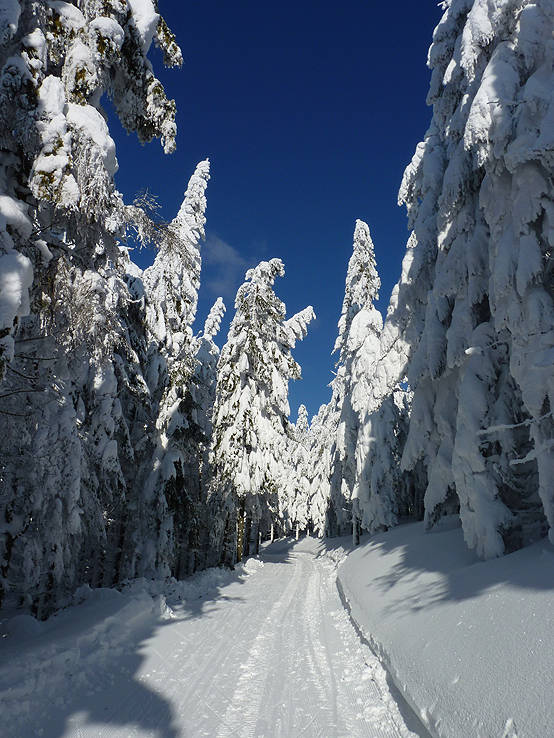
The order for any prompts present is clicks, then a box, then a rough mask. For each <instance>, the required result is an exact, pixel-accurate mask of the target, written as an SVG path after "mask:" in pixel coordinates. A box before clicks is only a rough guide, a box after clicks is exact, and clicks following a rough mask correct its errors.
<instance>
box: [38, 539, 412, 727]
mask: <svg viewBox="0 0 554 738" xmlns="http://www.w3.org/2000/svg"><path fill="white" fill-rule="evenodd" d="M321 551H322V544H321V542H319V541H317V540H315V539H310V538H306V539H303V540H301V541H300V542H298V543H295V544H292V543H291V542H290V541H289V542H288V543H286V544H285V543H283V542H277V543H275V544H273V545H272V546H269V547H267V548H266V549H265V550H264V552H263V554H262V556H261V560H262V561H263V567H260V568H259V570H258V571H257V572H256V573H255V574H254V575H253V576H248V577H246V578H245V579H243V580H240V581H235V582H232V583H231V584H229V585H227V586H225V587H223V588H222V589H221V592H220V596H219V597H218V598H217V599H212V600H199V601H198V605H197V606H195V605H194V604H192V605H191V603H190V602H187V603H186V605H185V606H184V607H183V609H182V611H179V609H177V610H175V611H174V613H173V618H172V619H170V620H165V621H161V622H157V623H156V626H155V627H154V628H150V629H149V631H148V633H147V635H146V637H144V636H143V637H141V639H139V640H138V641H135V643H136V645H137V646H138V648H137V649H136V650H137V651H138V652H139V653H140V655H141V657H142V658H141V663H140V665H139V666H137V665H136V661H135V662H134V665H133V667H132V668H128V669H125V668H120V669H119V670H116V671H112V672H111V674H110V677H109V680H108V683H104V684H99V685H98V687H97V690H96V691H95V693H94V694H92V695H90V694H89V699H88V700H87V703H86V704H87V708H88V711H87V712H85V711H82V712H79V711H75V710H72V709H71V705H67V706H66V710H65V720H60V719H59V716H58V718H57V719H55V720H53V721H49V720H48V719H47V720H46V723H45V724H43V727H44V731H43V733H42V735H43V736H44V738H54V736H56V738H58V737H60V736H63V738H92V737H93V736H94V738H101V737H104V738H108V737H109V738H131V736H133V737H135V738H139V737H140V738H146V737H147V736H148V737H149V738H154V736H156V737H158V738H185V737H186V738H201V737H205V738H232V737H233V736H238V737H240V738H412V737H414V736H421V737H422V738H423V736H425V735H426V734H425V733H424V732H423V730H422V729H421V728H420V727H419V724H418V722H417V720H416V719H415V717H414V716H413V715H411V714H410V712H409V709H408V708H407V707H406V706H405V705H402V704H399V702H398V701H397V699H396V698H395V697H394V696H393V695H392V694H391V691H390V690H389V687H388V684H387V678H386V674H385V672H384V671H383V669H382V667H381V665H380V663H379V662H378V660H377V659H376V658H375V656H374V655H373V654H372V652H371V651H370V650H369V648H368V647H367V646H366V645H364V644H362V643H361V642H360V640H359V638H358V636H357V635H356V633H355V630H354V628H353V626H352V623H351V622H350V620H349V617H348V615H347V613H346V612H345V610H344V608H343V606H342V604H341V601H340V598H339V595H338V592H337V588H336V584H335V564H334V562H333V561H332V560H331V559H330V558H328V557H326V556H321V555H320V553H321ZM131 627H132V626H131ZM139 643H140V645H138V644H139ZM121 661H122V662H123V663H124V662H125V655H123V656H122V659H121ZM107 672H108V670H107V669H106V673H107ZM131 672H134V673H131ZM99 681H101V680H99ZM52 709H55V708H52ZM45 717H47V716H45ZM62 724H63V726H64V727H63V728H62V729H61V730H60V726H61V725H62ZM54 725H57V726H58V729H54V728H53V726H54ZM408 726H409V727H408Z"/></svg>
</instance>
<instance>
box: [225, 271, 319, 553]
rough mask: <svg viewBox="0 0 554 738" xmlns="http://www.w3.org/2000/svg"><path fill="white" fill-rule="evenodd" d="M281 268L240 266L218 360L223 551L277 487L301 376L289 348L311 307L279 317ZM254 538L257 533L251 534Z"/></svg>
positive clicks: (238, 548)
mask: <svg viewBox="0 0 554 738" xmlns="http://www.w3.org/2000/svg"><path fill="white" fill-rule="evenodd" d="M283 275H284V267H283V263H282V261H281V260H280V259H271V260H270V261H262V262H261V263H260V264H259V265H258V266H257V267H255V268H254V269H249V270H248V272H247V273H246V281H245V283H244V284H243V285H242V286H241V287H240V288H239V290H238V292H237V297H236V300H235V316H234V318H233V321H232V323H231V327H230V329H229V336H228V339H227V343H226V344H225V346H224V347H223V349H222V352H221V356H220V359H219V365H218V378H217V389H216V400H215V408H214V415H213V422H214V433H213V439H212V447H211V464H212V468H213V479H212V498H213V499H217V500H219V501H220V504H221V505H222V506H223V509H224V518H225V519H224V520H223V522H222V527H220V529H219V530H218V531H216V532H215V533H216V535H219V536H223V549H224V550H223V559H224V560H225V561H226V563H229V564H232V563H234V561H235V559H236V558H237V557H238V559H239V560H240V558H241V557H242V555H243V551H244V550H245V549H247V547H248V540H249V538H250V535H249V533H250V531H249V528H250V526H251V525H252V524H253V525H254V528H256V527H257V525H258V523H259V522H260V520H262V516H263V514H264V512H266V511H267V509H268V508H269V507H273V508H275V507H276V506H277V505H276V504H275V502H276V500H278V499H279V496H280V495H281V494H282V488H281V484H280V475H281V470H280V466H281V459H280V444H281V442H282V438H283V435H284V434H290V432H291V430H290V423H289V420H288V416H289V412H290V411H289V404H288V382H289V380H290V379H300V367H299V365H298V364H297V363H296V361H295V360H294V359H293V357H292V355H291V349H293V348H294V346H295V344H296V341H297V340H301V339H302V338H303V337H304V336H305V335H306V332H307V326H308V324H309V323H310V321H311V320H312V319H313V317H314V313H313V310H312V308H311V307H309V308H306V309H305V310H303V311H302V312H300V313H298V314H297V315H295V316H293V318H290V319H289V320H286V319H285V305H284V303H283V302H281V300H279V298H278V297H277V296H276V295H275V293H274V291H273V284H274V281H275V278H276V277H277V276H283ZM254 537H255V538H257V535H255V536H254Z"/></svg>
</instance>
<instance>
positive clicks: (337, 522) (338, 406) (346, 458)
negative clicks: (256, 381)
mask: <svg viewBox="0 0 554 738" xmlns="http://www.w3.org/2000/svg"><path fill="white" fill-rule="evenodd" d="M380 285H381V282H380V279H379V275H378V274H377V269H376V262H375V253H374V247H373V242H372V240H371V235H370V232H369V227H368V226H367V224H366V223H364V222H363V221H361V220H357V221H356V226H355V229H354V245H353V251H352V256H351V257H350V261H349V263H348V271H347V274H346V286H345V294H344V300H343V304H342V312H341V317H340V320H339V326H338V327H339V333H338V336H337V340H336V342H335V346H334V351H335V352H338V354H339V358H338V361H337V364H336V369H337V372H336V376H335V379H334V380H333V381H332V383H331V387H332V388H333V394H332V398H331V403H330V405H331V409H330V412H331V414H332V415H334V416H336V431H335V434H334V442H333V445H332V447H331V451H330V454H331V458H330V469H329V482H330V500H329V504H330V511H329V523H328V528H329V532H330V534H331V535H335V534H337V533H338V534H339V535H340V534H341V533H346V532H347V528H348V527H349V526H350V524H351V523H352V492H353V489H354V483H355V477H356V440H357V436H358V432H359V427H360V415H359V414H358V412H357V411H356V410H355V409H354V407H353V404H352V395H353V392H354V384H353V381H354V377H356V380H359V379H360V376H361V375H362V374H363V371H364V370H366V371H367V367H366V366H365V364H367V361H368V357H367V355H366V352H367V351H368V350H369V347H373V345H374V343H375V341H378V335H379V333H378V332H379V331H380V329H381V327H382V320H381V315H380V313H379V312H378V311H377V310H376V308H375V307H373V301H374V300H376V299H378V297H379V287H380ZM362 364H363V370H361V365H362ZM354 525H357V521H356V523H354Z"/></svg>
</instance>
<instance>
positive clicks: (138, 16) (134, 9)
mask: <svg viewBox="0 0 554 738" xmlns="http://www.w3.org/2000/svg"><path fill="white" fill-rule="evenodd" d="M127 2H128V3H129V7H130V8H131V13H132V14H133V20H134V22H135V26H136V28H137V31H138V32H139V34H140V38H141V40H142V47H143V50H144V53H145V54H146V52H147V51H148V49H149V48H150V44H151V43H152V38H153V37H154V33H155V31H156V27H157V25H158V21H159V19H160V16H159V14H158V13H156V10H155V8H154V3H153V2H152V0H127Z"/></svg>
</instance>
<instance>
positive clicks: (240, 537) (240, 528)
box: [237, 497, 246, 562]
mask: <svg viewBox="0 0 554 738" xmlns="http://www.w3.org/2000/svg"><path fill="white" fill-rule="evenodd" d="M245 506H246V500H245V499H244V497H243V498H242V499H241V500H240V502H239V509H238V514H237V562H238V561H242V555H243V549H244V518H245Z"/></svg>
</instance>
